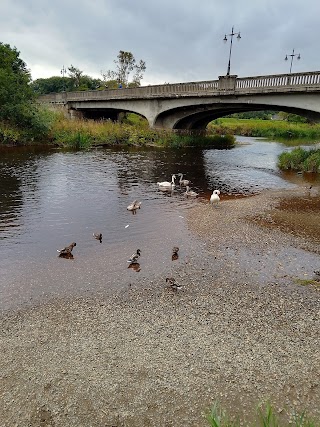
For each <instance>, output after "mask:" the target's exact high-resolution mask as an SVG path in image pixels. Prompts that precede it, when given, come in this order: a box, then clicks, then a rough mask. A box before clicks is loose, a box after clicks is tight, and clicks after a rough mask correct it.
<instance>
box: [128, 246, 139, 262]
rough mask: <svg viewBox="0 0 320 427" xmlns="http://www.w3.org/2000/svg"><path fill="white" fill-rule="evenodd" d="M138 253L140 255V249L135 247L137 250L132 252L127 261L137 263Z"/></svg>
mask: <svg viewBox="0 0 320 427" xmlns="http://www.w3.org/2000/svg"><path fill="white" fill-rule="evenodd" d="M140 255H141V251H140V249H137V252H136V253H134V254H132V255H131V257H130V258H129V259H128V261H127V262H129V263H130V264H137V263H138V259H139V258H140Z"/></svg>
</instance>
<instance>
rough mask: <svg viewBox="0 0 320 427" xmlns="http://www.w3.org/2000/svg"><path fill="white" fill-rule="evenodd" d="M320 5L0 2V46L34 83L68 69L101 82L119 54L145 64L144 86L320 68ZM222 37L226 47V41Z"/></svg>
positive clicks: (194, 0)
mask: <svg viewBox="0 0 320 427" xmlns="http://www.w3.org/2000/svg"><path fill="white" fill-rule="evenodd" d="M319 16H320V0H0V34H1V37H0V41H1V42H2V43H8V44H9V45H10V46H12V47H13V46H15V47H16V48H17V49H18V50H19V51H20V57H21V58H22V59H23V60H24V61H25V62H26V64H27V66H28V68H29V69H30V71H31V75H32V78H33V79H37V78H41V77H43V78H46V77H51V76H54V75H56V76H57V75H60V71H61V69H62V67H63V65H64V66H65V67H66V68H68V66H70V65H71V64H72V65H74V66H75V67H77V68H80V70H83V72H84V74H88V75H89V76H92V77H97V78H101V71H107V70H110V69H114V63H113V61H114V59H116V57H117V55H118V53H119V51H120V50H124V51H130V52H132V53H133V55H134V57H135V58H136V60H137V61H139V60H140V59H143V60H144V61H145V62H146V65H147V69H146V72H145V76H144V79H143V81H142V84H143V85H147V84H162V83H165V82H169V83H174V82H187V81H199V80H215V79H217V78H218V76H219V75H225V74H226V72H227V65H228V56H229V48H230V38H229V37H228V34H229V33H231V29H232V26H234V31H235V32H238V31H240V33H241V40H240V41H239V42H238V41H237V40H236V38H235V37H234V39H233V48H232V56H231V74H237V75H238V76H239V77H247V76H254V75H265V74H279V73H286V72H289V69H290V60H291V57H289V60H288V61H284V58H285V56H286V54H288V55H289V54H291V53H292V50H293V49H295V52H296V53H300V54H301V60H300V61H298V60H297V57H296V56H295V57H294V58H293V66H292V71H293V72H302V71H316V70H320V55H319V50H320V46H319V38H320V34H319V33H320V26H319ZM225 33H226V34H227V37H228V42H227V43H226V44H225V43H223V38H224V35H225Z"/></svg>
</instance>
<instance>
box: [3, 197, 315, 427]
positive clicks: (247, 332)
mask: <svg viewBox="0 0 320 427" xmlns="http://www.w3.org/2000/svg"><path fill="white" fill-rule="evenodd" d="M293 196H294V197H298V198H299V200H301V198H303V199H305V203H304V204H303V206H305V205H307V204H308V203H309V204H310V205H311V204H312V206H313V208H312V209H313V211H312V212H313V213H312V215H315V216H316V217H317V218H319V212H320V209H318V208H317V206H318V205H317V203H319V195H318V194H316V195H312V196H311V195H309V194H306V193H305V191H304V190H303V189H302V190H301V193H299V192H298V193H297V192H295V194H294V195H293V193H291V192H285V193H284V192H265V193H263V194H260V195H258V196H254V197H250V198H241V199H237V200H227V201H223V197H222V201H221V204H220V206H219V207H217V208H214V207H212V206H209V205H208V204H205V203H198V204H196V205H195V207H193V208H192V209H190V210H189V214H188V218H187V223H188V228H189V230H190V231H191V232H192V233H193V234H194V238H195V241H196V242H197V244H195V246H193V247H190V248H180V250H181V251H183V252H184V253H185V254H186V256H185V257H184V262H182V263H177V264H176V267H175V268H174V270H173V275H174V278H175V280H176V281H177V283H179V284H180V285H181V286H182V288H181V289H180V290H178V291H177V292H174V291H172V290H170V289H167V288H166V281H165V279H166V278H165V277H158V278H157V279H156V280H152V282H151V281H148V280H147V279H145V278H143V279H141V281H135V282H134V284H133V285H132V286H126V287H124V288H122V289H121V290H118V291H117V292H114V293H112V294H103V293H100V294H99V295H92V296H90V297H88V298H78V299H74V298H73V299H71V298H68V299H60V300H54V301H50V302H47V303H44V304H41V305H38V306H34V307H31V308H30V307H29V308H24V309H21V310H15V311H12V312H7V313H5V314H3V315H2V317H1V319H0V322H1V338H0V343H1V354H0V366H1V369H0V376H1V383H0V394H1V402H0V413H1V417H0V426H1V427H2V426H3V427H8V426H10V427H11V426H31V427H35V426H55V427H57V426H59V427H60V426H61V427H62V426H63V427H65V426H77V427H79V426H86V427H87V426H94V427H95V426H130V427H136V426H137V427H138V426H139V427H141V426H175V427H180V426H181V427H182V426H183V427H186V426H193V427H194V426H207V425H208V424H207V422H206V419H205V414H206V411H208V409H209V408H210V406H211V405H212V404H213V403H214V402H215V401H219V402H220V403H221V404H222V406H223V407H224V408H226V409H227V410H228V412H229V414H230V415H232V416H237V415H239V416H240V417H241V418H242V419H245V420H250V419H252V414H253V413H254V409H255V408H256V406H257V404H259V403H261V402H262V403H263V402H266V401H268V400H269V401H270V402H271V403H272V404H273V406H274V409H275V411H276V412H277V413H278V414H279V416H280V417H284V418H289V417H290V416H291V415H292V414H293V413H294V412H302V411H304V410H306V412H307V413H308V414H309V415H310V416H313V417H317V418H318V419H320V406H319V402H320V368H319V366H320V350H319V349H320V328H319V326H320V325H319V323H320V322H319V311H320V292H319V289H320V286H319V283H318V282H317V280H314V279H317V277H314V273H313V272H314V270H320V257H319V253H320V252H319V239H318V235H317V234H316V233H315V232H314V231H313V230H314V228H312V227H313V226H312V225H310V227H309V226H308V227H303V225H302V227H300V228H299V227H297V224H299V221H298V223H297V222H296V220H293V218H296V217H297V215H298V214H299V212H300V213H301V210H300V211H297V215H295V214H294V213H293V212H294V209H290V206H291V207H292V206H295V205H294V202H290V203H289V202H288V201H289V200H293V199H292V197H293ZM297 200H298V199H297ZM284 201H287V205H285V202H284ZM316 201H318V202H317V203H316ZM283 203H284V204H283ZM288 203H289V207H288ZM279 212H282V213H281V214H279ZM285 212H288V215H286V214H285ZM279 218H280V219H279ZM284 218H285V220H284ZM311 222H312V224H316V223H314V222H313V220H312V221H311ZM315 227H316V229H317V225H315ZM301 228H302V229H304V230H305V232H302V230H301Z"/></svg>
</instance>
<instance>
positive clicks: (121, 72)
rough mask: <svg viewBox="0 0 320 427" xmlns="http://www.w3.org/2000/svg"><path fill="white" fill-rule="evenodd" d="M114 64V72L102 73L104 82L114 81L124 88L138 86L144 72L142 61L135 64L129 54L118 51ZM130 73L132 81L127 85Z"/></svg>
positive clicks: (144, 67) (134, 60)
mask: <svg viewBox="0 0 320 427" xmlns="http://www.w3.org/2000/svg"><path fill="white" fill-rule="evenodd" d="M114 63H115V64H116V70H115V71H113V70H109V71H107V72H106V73H102V76H103V79H104V81H112V80H116V81H118V82H119V83H121V84H123V85H124V86H128V85H129V86H140V84H141V80H142V79H143V74H144V72H145V70H146V63H145V62H144V61H142V60H140V61H139V63H136V59H135V57H134V56H133V54H132V53H131V52H125V51H123V50H120V51H119V54H118V56H117V59H116V60H114ZM132 72H133V76H132V81H131V82H130V83H129V77H130V74H131V73H132Z"/></svg>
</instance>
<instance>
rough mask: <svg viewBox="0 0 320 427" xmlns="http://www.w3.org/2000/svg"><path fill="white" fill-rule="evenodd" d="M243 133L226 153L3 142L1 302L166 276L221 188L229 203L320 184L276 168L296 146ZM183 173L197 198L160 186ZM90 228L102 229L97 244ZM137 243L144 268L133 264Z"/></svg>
mask: <svg viewBox="0 0 320 427" xmlns="http://www.w3.org/2000/svg"><path fill="white" fill-rule="evenodd" d="M237 140H238V145H237V146H236V147H235V148H233V149H230V150H194V149H185V150H182V149H179V150H172V149H171V150H170V149H158V148H118V149H114V148H107V149H106V148H97V149H93V150H90V151H74V152H70V151H69V152H68V151H63V150H57V149H43V148H32V149H30V148H7V149H2V150H1V152H0V257H1V276H0V308H1V309H7V308H11V307H14V306H17V305H18V306H19V305H23V304H30V303H37V302H38V301H41V300H42V299H48V298H51V297H59V296H62V297H63V296H65V295H82V294H84V293H87V292H96V291H99V290H103V289H104V290H105V289H110V290H112V289H113V288H115V287H121V286H124V285H126V284H128V283H131V282H132V281H134V280H138V277H140V276H143V275H144V276H147V277H148V278H149V279H150V280H151V279H152V277H154V276H156V275H159V274H167V272H168V271H170V268H171V266H172V259H171V257H170V251H171V248H172V247H173V246H179V247H180V246H181V247H186V246H187V245H190V244H191V242H192V236H191V235H190V233H189V232H188V230H187V228H186V225H185V214H186V211H187V209H189V208H190V207H192V206H194V204H196V203H208V200H209V198H210V194H211V193H212V191H213V190H214V189H216V188H218V189H220V191H221V200H224V199H228V198H234V197H243V196H250V195H252V194H255V193H259V192H261V191H262V190H264V189H269V188H272V189H280V188H294V187H295V186H296V185H305V186H310V185H311V184H312V185H313V186H315V187H319V186H320V181H319V178H315V177H314V176H307V175H302V174H296V173H282V172H280V171H279V170H278V169H277V166H276V162H277V156H278V155H279V154H280V153H281V152H282V151H284V150H288V149H290V148H287V147H285V146H284V145H283V144H281V143H278V142H271V141H266V140H263V139H257V138H248V137H238V138H237ZM179 172H181V173H183V174H184V178H186V179H189V180H191V188H192V190H194V191H196V192H197V193H198V194H199V196H198V197H197V198H190V197H186V196H185V194H184V192H185V188H184V187H180V186H179V185H177V186H176V187H175V190H174V191H173V192H163V191H159V189H158V185H157V182H158V181H164V180H165V181H167V180H169V181H170V179H171V175H172V174H174V173H176V174H177V173H179ZM177 181H178V180H177ZM177 184H178V182H177ZM134 199H137V200H139V201H141V202H142V204H141V209H140V210H138V211H137V213H136V215H133V214H132V212H129V211H127V209H126V207H127V206H128V205H129V204H130V203H131V202H132V201H133V200H134ZM94 232H99V233H102V234H103V240H102V243H101V244H100V242H99V241H97V240H96V239H94V238H93V235H92V234H93V233H94ZM71 242H76V243H77V246H76V247H75V248H74V251H73V254H74V259H72V260H66V259H61V258H59V257H58V256H57V255H58V253H57V250H58V249H60V248H62V247H64V246H66V245H69V244H70V243H71ZM138 248H139V249H141V252H142V255H141V259H143V265H142V266H141V269H140V271H139V272H138V273H139V274H137V271H135V270H133V269H128V268H127V267H128V263H127V259H128V258H129V257H130V255H131V254H132V253H133V252H135V251H136V250H137V249H138ZM181 258H182V259H183V253H182V255H181ZM177 262H180V261H179V260H178V261H177Z"/></svg>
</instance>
